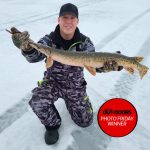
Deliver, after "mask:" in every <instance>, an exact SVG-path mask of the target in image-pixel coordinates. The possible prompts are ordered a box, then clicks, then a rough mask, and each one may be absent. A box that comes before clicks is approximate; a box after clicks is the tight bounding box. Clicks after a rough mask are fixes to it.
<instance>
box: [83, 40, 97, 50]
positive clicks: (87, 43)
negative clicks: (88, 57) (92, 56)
mask: <svg viewBox="0 0 150 150" xmlns="http://www.w3.org/2000/svg"><path fill="white" fill-rule="evenodd" d="M82 48H83V51H87V52H95V47H94V44H93V42H92V41H91V40H90V38H88V37H87V38H86V39H85V41H84V42H83V44H82Z"/></svg>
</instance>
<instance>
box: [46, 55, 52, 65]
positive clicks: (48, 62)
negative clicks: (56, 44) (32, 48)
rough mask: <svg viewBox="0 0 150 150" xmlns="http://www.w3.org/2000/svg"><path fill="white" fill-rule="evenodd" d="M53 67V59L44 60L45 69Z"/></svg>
mask: <svg viewBox="0 0 150 150" xmlns="http://www.w3.org/2000/svg"><path fill="white" fill-rule="evenodd" d="M52 65H53V59H52V58H51V57H47V59H46V68H49V67H51V66H52Z"/></svg>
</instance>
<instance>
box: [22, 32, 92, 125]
mask: <svg viewBox="0 0 150 150" xmlns="http://www.w3.org/2000/svg"><path fill="white" fill-rule="evenodd" d="M55 32H56V31H55ZM52 33H53V32H52ZM78 34H79V35H80V38H79V39H80V40H78V39H77V40H76V41H75V42H74V43H72V45H70V48H68V49H69V50H73V51H75V50H76V51H89V52H93V51H95V48H94V46H93V43H92V42H91V40H90V39H89V38H88V37H86V36H84V35H83V34H81V33H79V31H78ZM51 35H52V34H50V35H46V36H44V37H43V38H42V39H41V40H40V41H39V42H38V43H42V44H44V45H47V46H51V47H56V48H59V49H64V47H63V45H61V46H60V45H59V44H57V43H60V42H56V41H55V40H53V36H51ZM56 39H57V38H56ZM22 54H23V55H24V56H25V57H26V59H27V60H28V61H29V62H31V63H34V62H38V61H41V60H43V59H45V58H46V56H45V55H44V54H42V53H40V52H39V51H37V50H35V49H33V50H31V51H30V52H25V51H22ZM32 93H33V96H32V98H31V100H30V102H29V104H30V106H31V108H32V109H33V111H34V112H35V114H36V115H37V116H38V118H39V119H40V121H41V122H42V124H44V125H45V126H46V127H52V128H53V127H56V126H60V124H61V117H60V115H59V113H58V111H57V110H56V108H55V105H54V102H55V101H57V100H58V98H62V99H64V101H65V104H66V107H67V109H68V111H69V113H70V115H71V118H72V120H73V121H74V122H75V123H76V124H77V125H79V126H81V127H87V126H89V125H90V124H91V123H92V120H93V110H92V106H91V102H90V100H89V98H88V96H87V93H86V81H85V79H84V75H83V68H82V67H74V66H69V65H64V64H61V63H59V62H56V61H54V63H53V66H52V67H50V68H48V69H47V70H46V71H45V73H44V78H43V82H42V84H41V85H40V86H38V87H36V88H35V89H33V91H32Z"/></svg>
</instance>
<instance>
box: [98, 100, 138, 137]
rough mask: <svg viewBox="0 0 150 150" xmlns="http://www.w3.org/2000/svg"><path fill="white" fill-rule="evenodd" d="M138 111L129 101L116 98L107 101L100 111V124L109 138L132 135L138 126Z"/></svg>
mask: <svg viewBox="0 0 150 150" xmlns="http://www.w3.org/2000/svg"><path fill="white" fill-rule="evenodd" d="M137 119H138V117H137V111H136V109H135V107H134V106H133V105H132V104H131V103H130V102H129V101H127V100H125V99H122V98H114V99H110V100H108V101H106V102H105V103H104V104H103V105H102V106H101V107H100V109H99V111H98V116H97V120H98V124H99V126H100V128H101V129H102V130H103V131H104V132H105V133H106V134H108V135H109V136H113V137H122V136H126V135H128V134H129V133H131V132H132V131H133V130H134V128H135V126H136V124H137Z"/></svg>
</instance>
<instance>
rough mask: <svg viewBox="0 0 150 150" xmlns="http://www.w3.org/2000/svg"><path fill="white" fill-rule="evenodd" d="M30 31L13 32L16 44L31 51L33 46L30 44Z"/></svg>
mask: <svg viewBox="0 0 150 150" xmlns="http://www.w3.org/2000/svg"><path fill="white" fill-rule="evenodd" d="M29 37H30V35H29V33H28V32H27V31H24V32H20V33H14V34H12V41H13V43H14V45H15V46H16V47H17V48H19V49H22V50H23V51H30V50H31V49H32V47H31V46H30V45H29Z"/></svg>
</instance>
